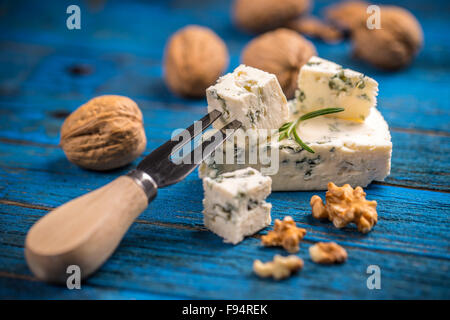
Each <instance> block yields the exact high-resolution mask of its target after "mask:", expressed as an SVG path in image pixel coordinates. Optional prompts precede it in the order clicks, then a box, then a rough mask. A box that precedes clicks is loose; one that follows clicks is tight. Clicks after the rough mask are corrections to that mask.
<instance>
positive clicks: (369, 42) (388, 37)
mask: <svg viewBox="0 0 450 320" xmlns="http://www.w3.org/2000/svg"><path fill="white" fill-rule="evenodd" d="M380 22H381V29H368V28H367V27H366V26H365V21H364V22H363V25H361V26H360V27H357V28H355V29H354V30H353V31H352V42H353V50H354V53H355V55H356V56H357V57H359V58H361V59H362V60H365V61H367V62H369V63H371V64H372V65H374V66H376V67H378V68H381V69H387V70H396V69H400V68H402V67H405V66H407V65H409V64H410V63H411V61H412V60H413V59H414V57H415V56H416V55H417V53H418V52H419V50H420V48H421V47H422V43H423V32H422V28H421V27H420V24H419V22H418V21H417V20H416V18H414V16H413V15H412V14H411V13H410V12H409V11H407V10H405V9H403V8H400V7H395V6H382V7H381V10H380Z"/></svg>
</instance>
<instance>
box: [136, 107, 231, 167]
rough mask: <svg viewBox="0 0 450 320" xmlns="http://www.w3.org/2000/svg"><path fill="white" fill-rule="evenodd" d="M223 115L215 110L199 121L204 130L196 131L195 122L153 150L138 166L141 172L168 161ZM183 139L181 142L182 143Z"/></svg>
mask: <svg viewBox="0 0 450 320" xmlns="http://www.w3.org/2000/svg"><path fill="white" fill-rule="evenodd" d="M221 115H222V112H220V111H218V110H213V111H211V112H210V113H208V114H207V115H206V116H204V117H203V118H201V119H200V120H198V121H199V122H201V125H202V128H201V131H199V130H196V129H197V128H196V125H195V122H194V123H193V124H192V125H191V126H189V127H188V128H186V129H184V130H183V131H182V132H180V133H179V134H177V135H176V136H175V137H173V138H172V139H170V140H169V141H166V142H165V143H164V144H162V145H161V146H159V147H158V148H157V149H155V150H153V152H152V153H150V154H149V155H148V156H146V157H145V158H144V159H143V160H142V161H141V162H140V163H139V164H138V166H137V168H138V169H139V170H144V171H145V168H146V167H148V165H149V164H155V163H156V161H162V160H164V159H166V158H167V159H168V158H169V157H170V155H171V154H173V153H174V152H176V151H178V150H179V149H180V148H182V147H183V146H184V145H186V144H187V143H189V142H191V141H192V139H193V138H194V137H196V136H197V135H199V134H200V133H202V132H203V131H205V130H206V129H207V128H208V127H209V126H210V125H211V124H212V123H213V122H214V121H216V120H217V119H218V118H219V117H220V116H221ZM185 137H188V138H187V139H183V138H185ZM180 138H181V142H180Z"/></svg>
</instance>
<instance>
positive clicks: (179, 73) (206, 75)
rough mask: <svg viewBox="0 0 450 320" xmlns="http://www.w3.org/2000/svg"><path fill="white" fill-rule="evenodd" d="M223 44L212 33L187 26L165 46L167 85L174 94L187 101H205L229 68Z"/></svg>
mask: <svg viewBox="0 0 450 320" xmlns="http://www.w3.org/2000/svg"><path fill="white" fill-rule="evenodd" d="M228 61H229V57H228V51H227V47H226V45H225V43H224V42H223V40H222V39H221V38H220V37H219V36H218V35H216V34H215V33H214V32H213V31H212V30H211V29H209V28H205V27H200V26H195V25H192V26H187V27H185V28H183V29H181V30H179V31H177V32H176V33H175V34H174V35H173V36H172V37H171V38H170V39H169V42H168V44H167V46H166V50H165V56H164V69H165V74H164V77H165V81H166V84H167V86H168V87H169V88H170V90H172V91H173V92H174V93H176V94H178V95H180V96H184V97H203V96H205V90H206V88H207V87H209V86H210V85H212V84H214V82H215V81H216V80H217V78H218V77H219V76H220V75H221V74H222V73H223V71H224V70H225V69H226V68H227V66H228Z"/></svg>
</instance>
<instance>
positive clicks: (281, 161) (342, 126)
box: [199, 108, 392, 191]
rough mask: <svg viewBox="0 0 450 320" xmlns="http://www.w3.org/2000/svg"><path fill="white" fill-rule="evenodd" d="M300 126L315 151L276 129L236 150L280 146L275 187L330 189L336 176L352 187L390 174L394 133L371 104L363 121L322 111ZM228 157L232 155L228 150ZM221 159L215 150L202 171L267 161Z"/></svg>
mask: <svg viewBox="0 0 450 320" xmlns="http://www.w3.org/2000/svg"><path fill="white" fill-rule="evenodd" d="M293 113H295V114H296V115H295V117H296V118H297V117H298V116H300V115H301V114H302V113H301V112H300V111H297V110H295V108H293ZM297 132H298V134H299V135H300V137H301V138H302V140H303V141H304V142H305V143H306V144H307V145H308V146H309V147H311V148H312V149H313V150H314V151H315V153H309V152H307V151H306V150H304V149H302V148H301V147H300V146H299V145H298V144H297V142H296V141H294V140H292V139H284V140H281V141H278V136H277V134H275V136H273V137H272V139H271V140H270V141H269V142H267V143H265V144H264V143H263V144H261V145H259V144H258V145H252V146H246V149H247V150H244V149H243V148H240V147H237V146H236V147H235V148H234V150H233V152H234V153H235V158H237V155H238V154H242V153H246V152H248V150H250V149H251V148H258V149H259V150H258V153H259V154H262V149H265V150H272V151H271V152H274V151H276V150H278V151H279V157H278V170H277V172H275V173H274V174H273V175H271V178H272V189H273V190H274V191H285V190H326V189H327V184H328V182H330V181H333V182H334V183H335V184H337V185H343V184H346V183H348V184H350V185H351V186H352V187H357V186H361V187H366V186H367V185H368V184H369V183H370V182H372V181H374V180H377V181H382V180H384V178H385V177H386V176H387V175H389V173H390V167H391V153H392V142H391V135H390V133H389V128H388V125H387V123H386V121H385V120H384V119H383V116H382V115H381V114H380V112H379V111H378V110H377V109H376V108H372V109H371V110H370V113H369V115H368V116H367V118H366V121H365V122H362V123H357V122H353V121H348V120H343V119H336V118H329V117H317V118H314V119H310V120H307V121H304V122H301V123H300V125H299V127H298V128H297ZM239 134H246V133H245V132H239V133H237V135H239ZM224 150H225V148H222V149H219V150H217V151H216V152H224V153H225V151H224ZM265 154H266V153H265ZM223 159H226V155H225V154H224V155H223ZM245 160H246V161H247V159H245ZM216 162H217V161H216V160H215V158H214V155H213V156H212V157H210V158H208V159H207V160H206V161H205V162H204V163H202V165H201V166H200V169H199V174H200V176H201V177H205V176H212V177H213V176H216V175H218V174H221V173H223V172H227V171H233V170H236V169H239V168H242V167H246V166H251V167H254V168H256V169H258V170H262V168H264V167H267V165H266V166H262V165H261V161H260V159H259V157H258V162H257V163H256V164H248V163H244V164H236V162H235V163H234V164H222V163H216Z"/></svg>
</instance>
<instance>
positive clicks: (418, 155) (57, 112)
mask: <svg viewBox="0 0 450 320" xmlns="http://www.w3.org/2000/svg"><path fill="white" fill-rule="evenodd" d="M137 102H138V104H139V105H140V107H141V109H142V111H143V115H144V121H145V123H144V125H145V130H146V134H147V138H148V145H147V153H148V152H150V151H151V150H153V149H154V148H156V147H157V146H159V145H160V144H161V143H163V142H164V141H165V140H167V139H169V138H170V136H171V134H172V131H173V130H174V129H179V128H184V127H187V126H188V125H189V124H190V123H192V122H193V121H195V120H197V119H199V118H200V117H201V116H202V115H203V112H206V108H196V107H188V106H177V105H166V104H156V103H153V102H149V101H147V100H137ZM62 103H63V102H60V103H58V102H56V101H53V102H52V103H51V104H49V105H48V106H46V108H45V110H43V106H40V107H38V106H39V104H11V105H10V104H3V105H2V104H1V103H0V106H3V108H2V109H0V116H1V119H2V120H0V123H1V124H2V125H1V126H0V139H1V138H6V139H15V140H19V141H28V142H34V143H44V144H50V145H49V147H52V146H56V145H58V144H59V131H60V127H61V124H62V122H63V118H64V116H65V115H66V114H67V113H68V112H70V111H72V110H73V109H75V108H76V107H77V106H78V103H81V102H78V101H77V102H74V101H72V102H70V104H69V105H70V107H68V108H61V104H62ZM392 142H393V145H394V147H393V155H392V170H391V174H390V176H389V177H388V178H387V179H386V182H389V183H393V184H396V185H402V186H414V187H421V188H430V189H436V190H447V191H450V167H449V165H448V163H450V135H449V136H446V135H434V134H427V133H425V134H423V133H417V132H403V131H397V130H395V129H394V130H392ZM0 148H2V147H0ZM4 148H6V149H10V148H14V146H13V145H9V146H7V145H5V146H4ZM32 150H33V149H30V152H32ZM9 152H10V151H7V150H5V151H4V154H5V155H7V154H8V153H9ZM41 152H43V151H38V153H37V156H39V154H40V153H41ZM55 152H56V151H55ZM60 154H62V152H60ZM8 158H9V157H6V159H3V161H4V165H8V162H13V163H20V162H21V160H19V162H17V160H16V159H14V158H10V159H9V160H8ZM34 161H43V162H46V161H48V159H47V158H43V159H40V160H38V159H36V160H34ZM66 164H67V163H66V162H62V163H61V165H62V167H64V166H65V165H66ZM24 165H25V166H27V165H28V164H24ZM42 165H45V163H43V164H42ZM62 170H63V169H62Z"/></svg>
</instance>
